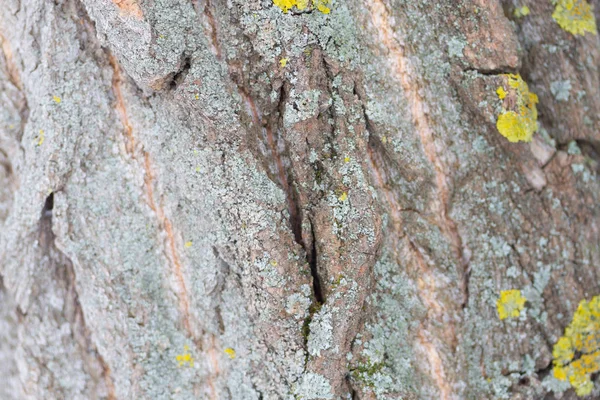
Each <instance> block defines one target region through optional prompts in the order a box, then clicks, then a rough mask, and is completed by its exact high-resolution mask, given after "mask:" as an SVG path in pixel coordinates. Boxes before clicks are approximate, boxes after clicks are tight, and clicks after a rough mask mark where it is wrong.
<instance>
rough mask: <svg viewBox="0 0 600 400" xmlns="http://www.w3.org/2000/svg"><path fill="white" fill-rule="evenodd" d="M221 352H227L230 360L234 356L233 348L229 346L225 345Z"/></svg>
mask: <svg viewBox="0 0 600 400" xmlns="http://www.w3.org/2000/svg"><path fill="white" fill-rule="evenodd" d="M223 352H224V353H225V354H227V355H228V356H229V358H231V359H232V360H233V359H234V358H235V356H236V353H235V350H234V349H232V348H231V347H227V348H226V349H225V350H223Z"/></svg>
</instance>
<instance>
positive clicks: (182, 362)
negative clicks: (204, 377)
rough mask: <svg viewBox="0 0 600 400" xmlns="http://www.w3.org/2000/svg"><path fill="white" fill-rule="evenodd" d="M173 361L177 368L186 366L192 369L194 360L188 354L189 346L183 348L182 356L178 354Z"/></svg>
mask: <svg viewBox="0 0 600 400" xmlns="http://www.w3.org/2000/svg"><path fill="white" fill-rule="evenodd" d="M175 359H176V360H177V365H178V366H179V367H184V366H188V367H190V368H192V367H193V366H194V358H193V357H192V355H191V354H190V347H189V346H183V354H178V355H177V356H176V357H175Z"/></svg>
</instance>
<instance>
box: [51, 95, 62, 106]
mask: <svg viewBox="0 0 600 400" xmlns="http://www.w3.org/2000/svg"><path fill="white" fill-rule="evenodd" d="M52 100H54V102H55V103H56V104H59V103H60V102H61V99H60V97H58V96H52Z"/></svg>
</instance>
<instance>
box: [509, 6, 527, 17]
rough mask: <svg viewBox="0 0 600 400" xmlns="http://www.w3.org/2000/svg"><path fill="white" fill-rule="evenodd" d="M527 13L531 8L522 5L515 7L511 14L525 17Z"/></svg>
mask: <svg viewBox="0 0 600 400" xmlns="http://www.w3.org/2000/svg"><path fill="white" fill-rule="evenodd" d="M529 13H531V10H530V9H529V7H527V6H523V7H517V8H515V11H514V13H513V14H514V16H515V17H517V18H521V17H525V16H527V15H529Z"/></svg>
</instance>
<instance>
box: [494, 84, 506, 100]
mask: <svg viewBox="0 0 600 400" xmlns="http://www.w3.org/2000/svg"><path fill="white" fill-rule="evenodd" d="M496 93H497V94H498V98H500V100H504V98H505V97H506V90H504V88H503V87H502V86H499V87H498V89H496Z"/></svg>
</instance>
